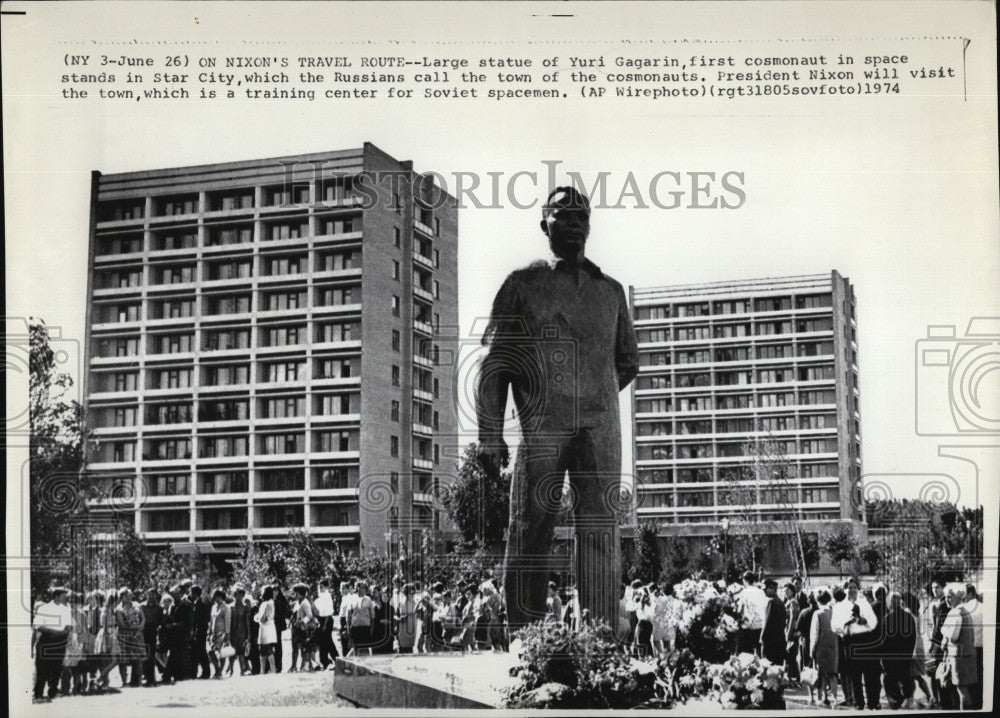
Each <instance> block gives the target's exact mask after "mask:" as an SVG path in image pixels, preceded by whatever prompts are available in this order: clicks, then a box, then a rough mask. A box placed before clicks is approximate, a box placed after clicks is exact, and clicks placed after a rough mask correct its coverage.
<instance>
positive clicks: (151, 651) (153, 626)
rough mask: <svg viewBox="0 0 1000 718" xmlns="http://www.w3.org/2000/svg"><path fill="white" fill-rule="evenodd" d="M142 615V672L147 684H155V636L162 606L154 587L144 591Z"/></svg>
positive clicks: (160, 623)
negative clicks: (144, 646) (143, 650)
mask: <svg viewBox="0 0 1000 718" xmlns="http://www.w3.org/2000/svg"><path fill="white" fill-rule="evenodd" d="M142 616H143V619H144V620H145V622H144V623H143V626H142V639H143V641H144V642H145V644H146V660H144V661H143V662H142V673H143V675H144V676H145V678H146V685H147V686H155V685H156V659H155V658H154V656H155V655H156V638H157V635H158V633H159V630H160V626H161V625H162V624H163V608H162V607H161V606H160V593H159V591H157V590H156V589H155V588H150V589H149V590H148V591H147V592H146V602H145V603H143V604H142Z"/></svg>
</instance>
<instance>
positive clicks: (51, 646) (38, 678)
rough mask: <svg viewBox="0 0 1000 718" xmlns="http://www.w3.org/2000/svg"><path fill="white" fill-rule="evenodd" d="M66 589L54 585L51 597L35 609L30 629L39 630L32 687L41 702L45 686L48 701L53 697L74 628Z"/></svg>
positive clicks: (43, 697) (43, 699) (36, 697)
mask: <svg viewBox="0 0 1000 718" xmlns="http://www.w3.org/2000/svg"><path fill="white" fill-rule="evenodd" d="M67 593H69V589H67V588H65V587H64V586H56V587H55V588H53V589H52V591H51V600H49V602H48V603H43V604H42V605H41V606H39V607H38V610H37V611H36V612H35V617H34V619H33V620H32V623H31V625H32V628H34V630H35V631H37V632H38V639H37V641H36V642H35V686H34V700H35V701H36V702H44V701H45V700H46V697H45V695H44V692H45V687H46V686H48V693H49V694H48V700H52V699H53V698H55V697H56V694H57V692H58V691H59V679H60V678H61V677H62V669H63V658H64V657H65V655H66V643H67V642H68V640H69V634H70V631H72V630H73V615H72V612H71V611H70V608H69V606H68V605H67V604H66V595H67Z"/></svg>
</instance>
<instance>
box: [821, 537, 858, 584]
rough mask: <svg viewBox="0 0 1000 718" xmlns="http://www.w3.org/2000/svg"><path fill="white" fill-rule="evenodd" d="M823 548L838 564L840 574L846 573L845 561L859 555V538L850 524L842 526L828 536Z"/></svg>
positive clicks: (852, 559)
mask: <svg viewBox="0 0 1000 718" xmlns="http://www.w3.org/2000/svg"><path fill="white" fill-rule="evenodd" d="M823 549H824V550H825V551H826V555H827V556H829V557H830V560H831V561H833V562H834V563H835V564H837V569H838V571H839V572H840V576H841V577H843V575H844V562H845V561H854V560H855V559H856V558H857V557H858V540H857V538H855V536H854V532H853V531H851V529H850V527H848V526H841V527H839V528H838V529H836V530H835V531H834V532H833V533H831V534H830V535H829V536H827V537H826V540H825V541H824V542H823Z"/></svg>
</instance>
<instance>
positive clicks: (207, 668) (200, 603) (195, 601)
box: [191, 585, 212, 678]
mask: <svg viewBox="0 0 1000 718" xmlns="http://www.w3.org/2000/svg"><path fill="white" fill-rule="evenodd" d="M201 593H202V591H201V586H197V585H195V586H192V587H191V616H192V620H193V621H194V626H193V629H192V631H191V677H192V678H211V675H212V664H211V663H210V662H209V660H208V649H207V648H206V647H205V639H206V638H207V637H208V621H209V618H210V617H211V615H212V606H211V604H210V603H209V602H208V601H206V600H205V599H204V598H203V597H202V595H201ZM199 668H200V669H201V673H200V674H199V672H198V669H199Z"/></svg>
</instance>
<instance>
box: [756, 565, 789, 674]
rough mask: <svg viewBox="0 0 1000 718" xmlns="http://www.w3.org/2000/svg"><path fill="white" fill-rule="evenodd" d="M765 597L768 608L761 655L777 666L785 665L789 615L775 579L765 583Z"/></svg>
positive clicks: (762, 636)
mask: <svg viewBox="0 0 1000 718" xmlns="http://www.w3.org/2000/svg"><path fill="white" fill-rule="evenodd" d="M764 595H766V596H767V608H766V610H765V612H764V628H763V629H762V630H761V632H760V654H761V655H762V656H763V657H764V658H766V659H767V660H769V661H771V663H774V664H775V665H778V666H781V665H784V663H785V624H786V622H787V621H788V613H787V612H786V611H785V604H783V603H782V602H781V599H780V598H778V582H777V581H775V580H774V579H773V578H769V579H766V580H765V581H764Z"/></svg>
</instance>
